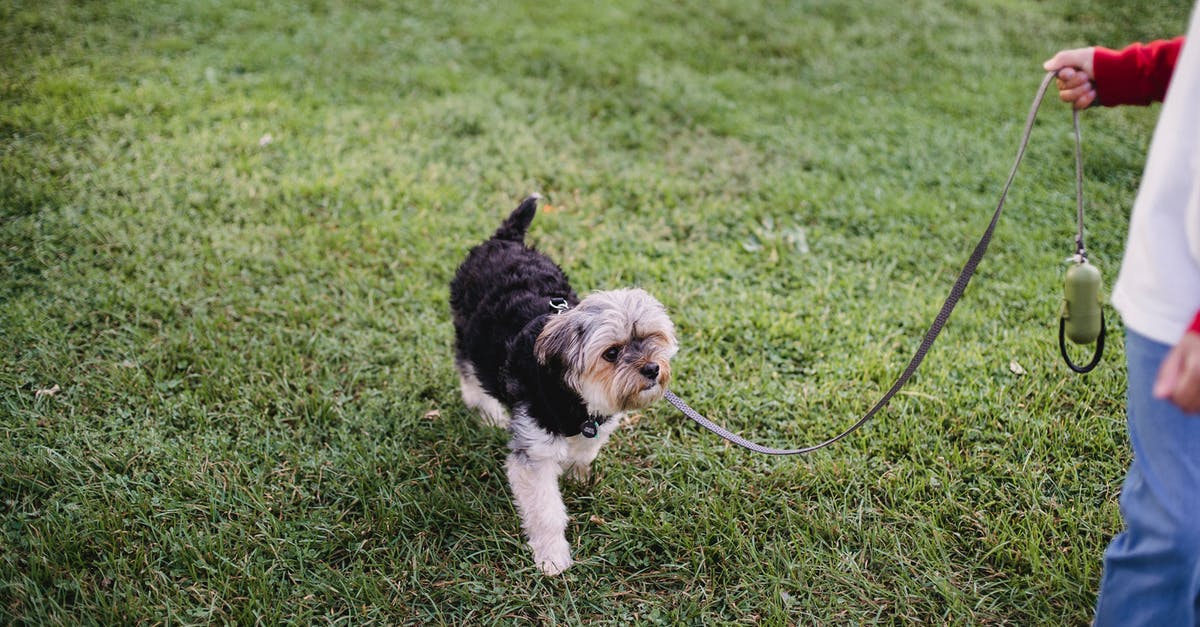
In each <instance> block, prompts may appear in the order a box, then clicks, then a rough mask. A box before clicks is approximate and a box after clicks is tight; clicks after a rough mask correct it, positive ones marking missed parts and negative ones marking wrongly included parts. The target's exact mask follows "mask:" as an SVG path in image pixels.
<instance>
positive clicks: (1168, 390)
mask: <svg viewBox="0 0 1200 627" xmlns="http://www.w3.org/2000/svg"><path fill="white" fill-rule="evenodd" d="M1154 398H1161V399H1164V400H1169V401H1171V402H1172V403H1175V404H1176V405H1178V406H1179V408H1180V409H1182V410H1183V411H1185V412H1187V413H1189V414H1194V413H1196V412H1200V333H1191V332H1189V333H1184V334H1183V339H1182V340H1179V343H1178V344H1176V345H1175V347H1174V348H1172V349H1171V351H1170V352H1169V353H1167V358H1166V359H1164V360H1163V364H1162V366H1161V367H1159V369H1158V378H1157V379H1155V381H1154Z"/></svg>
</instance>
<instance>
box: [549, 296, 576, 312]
mask: <svg viewBox="0 0 1200 627" xmlns="http://www.w3.org/2000/svg"><path fill="white" fill-rule="evenodd" d="M570 308H571V304H570V303H568V302H567V299H565V298H558V297H555V298H551V299H550V309H552V310H554V313H556V314H560V313H563V312H565V311H566V310H568V309H570Z"/></svg>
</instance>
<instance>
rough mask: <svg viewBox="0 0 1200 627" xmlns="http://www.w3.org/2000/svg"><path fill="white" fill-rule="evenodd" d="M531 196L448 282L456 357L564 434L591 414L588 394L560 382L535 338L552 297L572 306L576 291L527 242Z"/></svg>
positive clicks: (498, 392) (496, 391) (492, 388)
mask: <svg viewBox="0 0 1200 627" xmlns="http://www.w3.org/2000/svg"><path fill="white" fill-rule="evenodd" d="M537 201H538V197H537V196H536V195H535V196H530V197H528V198H526V199H525V200H524V201H522V202H521V204H520V206H518V207H517V208H516V210H515V211H513V212H512V214H511V215H509V217H508V219H506V220H505V221H504V223H503V224H501V225H500V228H499V229H497V230H496V233H495V234H494V235H492V237H491V239H489V240H487V241H485V242H484V243H482V244H480V245H478V246H476V247H474V248H472V249H471V251H470V252H469V253H468V254H467V259H466V260H465V261H463V263H462V265H461V266H459V268H458V272H457V273H455V275H454V280H453V281H451V283H450V308H451V309H452V310H453V313H454V332H455V358H456V360H457V361H458V363H459V364H460V365H461V364H464V363H466V364H470V365H471V367H472V368H473V369H474V372H475V376H476V377H477V378H478V379H479V382H480V384H481V385H482V387H483V389H484V390H485V391H486V392H487V393H488V394H490V395H491V396H493V397H494V398H496V399H497V400H499V401H500V402H501V403H503V404H504V405H505V406H507V407H508V408H509V409H510V410H511V409H512V407H513V405H514V403H516V402H518V401H520V402H522V403H526V404H528V413H529V415H530V417H532V418H533V419H534V420H535V421H536V422H537V424H538V425H539V426H540V427H541V428H543V429H545V430H546V431H549V432H550V433H555V434H559V435H564V436H573V435H577V434H579V433H580V431H581V426H582V425H583V423H584V422H586V421H588V420H589V416H588V410H587V407H586V406H585V405H584V402H583V399H581V398H580V397H579V395H578V394H577V393H576V392H575V391H574V390H572V389H570V388H568V387H567V386H566V385H565V384H564V383H563V376H562V369H563V367H562V364H561V363H559V362H558V361H557V360H553V359H551V360H548V361H547V363H545V364H541V363H539V362H538V360H537V359H536V358H535V357H534V343H535V342H536V341H537V338H538V335H539V334H541V332H542V328H543V327H544V326H545V324H546V320H547V319H548V317H549V316H551V315H554V313H555V311H554V309H553V308H552V307H551V305H550V303H551V301H552V300H554V299H563V300H565V301H566V303H567V304H568V305H569V306H571V307H574V306H575V305H577V304H579V297H578V296H577V295H576V294H575V292H574V290H572V289H571V285H570V283H569V282H568V280H567V275H566V273H565V272H563V270H562V268H559V267H558V265H557V264H555V263H554V262H553V261H551V260H550V258H549V257H547V256H545V255H543V254H542V253H539V252H538V251H536V250H534V249H533V248H531V247H529V246H526V245H525V232H526V231H527V230H528V229H529V225H530V223H531V222H533V218H534V215H536V214H537Z"/></svg>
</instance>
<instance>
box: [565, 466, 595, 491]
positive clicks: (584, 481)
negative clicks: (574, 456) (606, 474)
mask: <svg viewBox="0 0 1200 627" xmlns="http://www.w3.org/2000/svg"><path fill="white" fill-rule="evenodd" d="M567 479H569V480H570V481H572V482H574V483H577V484H579V485H582V486H588V487H590V486H592V485H594V483H595V479H596V475H595V474H594V473H593V472H592V466H591V464H575V465H574V466H571V467H570V468H569V469H567Z"/></svg>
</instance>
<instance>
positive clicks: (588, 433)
mask: <svg viewBox="0 0 1200 627" xmlns="http://www.w3.org/2000/svg"><path fill="white" fill-rule="evenodd" d="M579 432H580V433H582V434H583V437H585V438H589V439H590V438H594V437H596V434H598V433H600V425H599V424H597V423H596V419H595V418H588V419H587V420H586V421H584V423H583V424H582V425H581V426H580V427H579Z"/></svg>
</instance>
